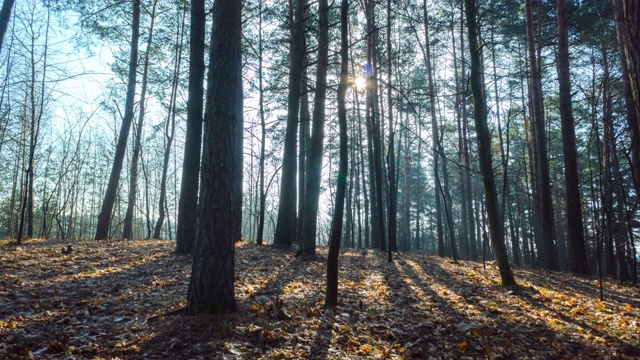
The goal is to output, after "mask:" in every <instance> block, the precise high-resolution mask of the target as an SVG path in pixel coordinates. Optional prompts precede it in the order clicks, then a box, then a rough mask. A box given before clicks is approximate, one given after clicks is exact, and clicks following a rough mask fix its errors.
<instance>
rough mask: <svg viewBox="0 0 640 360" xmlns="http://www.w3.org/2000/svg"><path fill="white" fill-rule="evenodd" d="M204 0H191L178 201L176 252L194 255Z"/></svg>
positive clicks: (201, 101)
mask: <svg viewBox="0 0 640 360" xmlns="http://www.w3.org/2000/svg"><path fill="white" fill-rule="evenodd" d="M204 3H205V1H204V0H192V1H191V9H190V14H191V29H190V32H189V94H188V98H187V133H186V136H185V145H184V162H183V164H182V177H181V178H182V180H181V182H180V200H179V202H178V226H177V229H176V253H178V254H191V253H192V250H193V246H194V243H195V237H196V225H197V224H196V220H197V208H198V182H199V174H200V149H201V142H202V109H203V95H204V85H203V78H204V68H205V67H204V34H205V26H206V13H205V5H204Z"/></svg>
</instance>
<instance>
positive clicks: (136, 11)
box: [95, 0, 140, 240]
mask: <svg viewBox="0 0 640 360" xmlns="http://www.w3.org/2000/svg"><path fill="white" fill-rule="evenodd" d="M139 38H140V0H133V21H132V24H131V51H130V53H129V76H128V79H127V96H126V101H125V106H124V116H123V117H122V125H121V127H120V134H119V136H118V143H117V144H116V153H115V157H114V160H113V166H112V168H111V174H110V175H109V183H108V185H107V191H106V192H105V195H104V199H103V201H102V207H101V209H100V215H98V225H97V228H96V236H95V239H96V240H105V239H107V238H108V237H109V224H110V222H111V212H112V211H113V204H114V203H115V201H116V194H117V192H118V183H119V182H120V173H121V172H122V163H123V160H124V155H125V152H126V150H127V138H128V137H129V129H130V128H131V121H132V120H133V115H134V113H133V112H134V111H133V110H134V109H133V105H134V103H133V100H134V97H135V93H136V75H137V67H138V39H139Z"/></svg>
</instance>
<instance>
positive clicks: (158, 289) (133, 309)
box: [0, 240, 640, 359]
mask: <svg viewBox="0 0 640 360" xmlns="http://www.w3.org/2000/svg"><path fill="white" fill-rule="evenodd" d="M173 246H174V242H172V241H162V240H148V241H126V242H81V243H74V244H73V248H71V247H68V244H66V243H62V242H56V241H50V240H47V241H41V240H32V241H30V242H27V243H26V244H25V245H22V246H13V245H8V242H7V241H3V242H0V358H3V359H4V358H6V359H60V358H68V359H168V358H171V359H302V358H308V359H321V358H323V359H324V358H327V359H364V358H372V359H431V358H432V359H465V358H466V359H550V358H558V359H562V358H565V359H575V358H581V359H588V358H593V359H607V358H608V359H632V358H640V288H639V287H638V286H636V287H633V286H630V285H622V284H619V283H617V282H613V281H606V282H605V299H604V301H600V300H599V292H598V282H597V280H594V279H593V278H576V277H572V276H570V275H567V274H563V273H557V272H545V271H541V270H530V269H526V268H519V269H516V270H515V274H516V277H517V279H518V281H519V283H520V286H519V287H517V288H514V289H506V288H503V287H501V286H500V284H499V282H500V279H499V274H498V270H497V267H496V266H495V264H494V263H488V265H487V267H486V269H484V268H483V267H482V264H481V263H476V262H470V261H459V262H453V261H451V260H448V259H442V258H438V257H434V256H425V255H421V254H404V253H401V254H397V255H396V256H395V259H394V261H393V262H392V263H387V262H386V256H384V254H380V253H377V252H374V251H365V252H363V251H362V250H346V251H343V253H342V254H341V257H340V284H339V300H340V302H339V306H338V307H336V308H335V309H325V308H324V307H323V301H324V286H325V276H326V275H325V274H326V255H327V254H326V249H325V248H319V249H318V256H317V258H316V259H315V260H312V261H303V260H301V259H299V258H297V257H296V256H295V250H281V249H275V248H273V247H270V246H257V245H254V244H250V243H245V242H242V243H238V244H237V247H236V279H235V280H236V282H235V291H236V298H237V307H238V309H237V311H236V312H234V313H232V314H227V315H217V316H214V315H209V316H185V315H183V309H184V307H185V305H186V292H187V286H188V281H189V273H190V268H191V260H190V258H189V257H186V256H180V255H176V254H174V253H173V252H172V251H173Z"/></svg>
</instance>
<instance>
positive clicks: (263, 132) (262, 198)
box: [256, 0, 267, 245]
mask: <svg viewBox="0 0 640 360" xmlns="http://www.w3.org/2000/svg"><path fill="white" fill-rule="evenodd" d="M258 12H259V14H258V16H259V17H260V19H259V27H260V29H259V30H258V92H259V96H260V99H259V102H260V104H259V112H260V114H259V115H260V169H259V170H258V171H259V172H260V186H259V189H258V192H259V202H260V209H259V210H258V230H257V233H256V244H258V245H262V243H263V241H264V239H263V237H264V212H265V205H266V204H265V203H266V200H267V194H266V193H265V189H264V161H265V152H266V146H267V145H266V140H267V123H266V119H265V114H264V79H263V76H264V75H263V73H264V65H263V62H264V60H263V54H264V44H263V39H262V0H260V1H259V2H258Z"/></svg>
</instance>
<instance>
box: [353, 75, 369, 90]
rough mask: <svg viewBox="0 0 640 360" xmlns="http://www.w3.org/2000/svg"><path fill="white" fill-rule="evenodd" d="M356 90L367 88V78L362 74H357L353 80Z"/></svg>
mask: <svg viewBox="0 0 640 360" xmlns="http://www.w3.org/2000/svg"><path fill="white" fill-rule="evenodd" d="M353 84H354V85H355V87H356V90H357V91H364V90H365V89H366V88H367V79H365V78H364V77H362V76H358V77H356V78H355V80H354V81H353Z"/></svg>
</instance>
